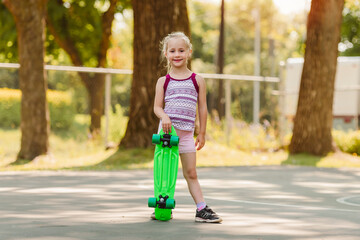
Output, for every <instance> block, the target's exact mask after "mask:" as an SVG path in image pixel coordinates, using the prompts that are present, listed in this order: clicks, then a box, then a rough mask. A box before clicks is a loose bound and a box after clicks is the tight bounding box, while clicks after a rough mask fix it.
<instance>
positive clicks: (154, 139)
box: [152, 134, 161, 144]
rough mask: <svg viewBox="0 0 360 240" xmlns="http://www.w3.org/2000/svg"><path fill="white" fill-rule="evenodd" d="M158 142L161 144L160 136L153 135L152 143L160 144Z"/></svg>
mask: <svg viewBox="0 0 360 240" xmlns="http://www.w3.org/2000/svg"><path fill="white" fill-rule="evenodd" d="M160 142H161V136H160V135H159V134H153V136H152V143H154V144H160Z"/></svg>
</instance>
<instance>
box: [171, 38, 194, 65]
mask: <svg viewBox="0 0 360 240" xmlns="http://www.w3.org/2000/svg"><path fill="white" fill-rule="evenodd" d="M190 55H191V50H190V49H189V48H188V47H187V45H186V43H185V41H184V40H183V39H181V38H174V39H171V40H169V42H168V49H167V51H166V53H165V56H166V58H167V59H168V61H169V62H170V63H171V64H172V65H173V66H174V67H183V66H185V67H186V66H187V60H188V58H190Z"/></svg>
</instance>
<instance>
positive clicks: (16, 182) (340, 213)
mask: <svg viewBox="0 0 360 240" xmlns="http://www.w3.org/2000/svg"><path fill="white" fill-rule="evenodd" d="M199 178H200V183H201V184H202V187H203V191H204V194H205V197H206V199H207V202H208V204H209V205H210V206H211V207H212V208H213V209H214V210H216V211H217V212H218V213H219V214H220V215H221V216H222V217H223V219H224V221H223V223H221V224H201V223H195V222H194V214H195V209H194V204H193V202H192V199H191V197H190V195H189V193H188V190H187V186H186V183H185V181H184V179H183V177H182V174H181V172H180V173H179V180H178V184H177V190H176V193H175V198H176V201H177V206H176V209H175V210H174V219H173V220H171V221H169V222H159V221H153V220H150V219H149V216H150V214H151V212H152V209H150V208H148V207H147V199H148V197H150V196H151V195H152V184H153V182H152V170H136V171H132V170H131V171H130V170H129V171H116V172H1V173H0V239H1V240H22V239H36V240H115V239H116V240H118V239H126V240H127V239H171V240H176V239H182V240H192V239H207V240H209V239H210V240H211V239H257V240H262V239H272V240H282V239H284V240H299V239H306V240H308V239H316V240H320V239H326V240H350V239H356V240H358V239H360V170H337V169H317V168H307V167H278V166H276V167H235V168H200V169H199Z"/></svg>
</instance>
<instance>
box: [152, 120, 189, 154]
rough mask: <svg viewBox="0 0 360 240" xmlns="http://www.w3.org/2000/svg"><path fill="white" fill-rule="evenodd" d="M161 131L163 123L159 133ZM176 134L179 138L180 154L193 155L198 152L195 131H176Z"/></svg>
mask: <svg viewBox="0 0 360 240" xmlns="http://www.w3.org/2000/svg"><path fill="white" fill-rule="evenodd" d="M160 130H161V121H160V124H159V129H158V132H160ZM175 130H176V134H177V135H178V136H179V153H192V152H196V149H195V141H194V131H184V130H180V129H176V128H175Z"/></svg>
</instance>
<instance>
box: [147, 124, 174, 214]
mask: <svg viewBox="0 0 360 240" xmlns="http://www.w3.org/2000/svg"><path fill="white" fill-rule="evenodd" d="M152 143H154V144H156V146H155V152H154V197H151V198H149V200H148V206H149V207H154V208H155V218H156V219H158V220H161V221H168V220H170V219H171V209H174V208H175V199H174V194H175V186H176V179H177V173H178V165H179V147H178V144H179V137H178V136H177V135H176V131H175V129H174V127H171V132H170V133H169V134H165V133H164V131H163V130H162V129H161V131H160V132H159V134H153V137H152Z"/></svg>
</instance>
